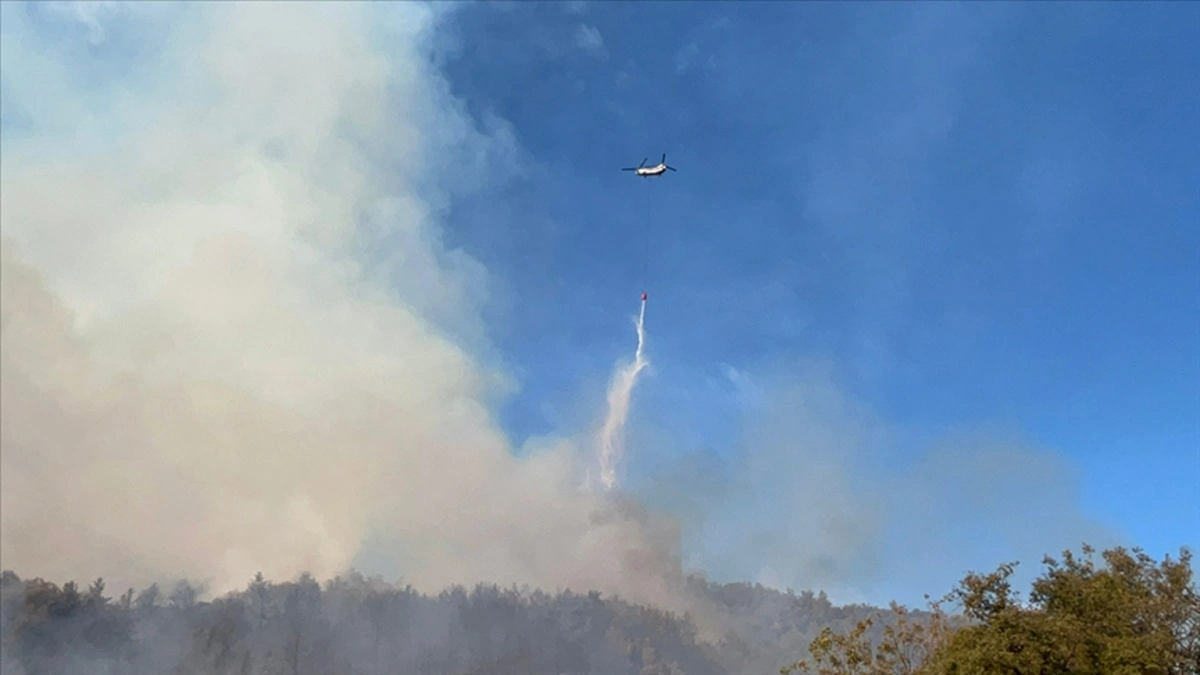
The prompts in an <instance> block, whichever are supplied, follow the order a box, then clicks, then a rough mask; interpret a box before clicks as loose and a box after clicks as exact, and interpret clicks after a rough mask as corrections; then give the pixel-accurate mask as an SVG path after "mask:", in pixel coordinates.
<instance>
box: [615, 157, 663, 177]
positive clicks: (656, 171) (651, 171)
mask: <svg viewBox="0 0 1200 675" xmlns="http://www.w3.org/2000/svg"><path fill="white" fill-rule="evenodd" d="M648 159H650V158H649V157H647V158H646V159H643V160H642V163H641V164H639V165H637V166H631V167H628V168H625V169H621V170H622V171H636V172H637V175H639V176H641V177H642V178H649V177H650V176H661V175H663V174H664V173H666V172H667V170H668V169H670V170H671V171H674V170H675V167H673V166H667V153H665V152H664V153H663V156H662V159H661V160H659V162H658V164H655V165H654V166H646V160H648Z"/></svg>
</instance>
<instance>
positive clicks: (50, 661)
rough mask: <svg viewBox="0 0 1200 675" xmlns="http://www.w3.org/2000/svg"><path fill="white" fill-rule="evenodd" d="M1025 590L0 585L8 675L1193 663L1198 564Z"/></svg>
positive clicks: (1127, 564)
mask: <svg viewBox="0 0 1200 675" xmlns="http://www.w3.org/2000/svg"><path fill="white" fill-rule="evenodd" d="M1044 564H1045V570H1044V572H1043V573H1042V575H1041V576H1040V577H1038V579H1037V580H1036V581H1035V582H1034V583H1033V587H1032V589H1031V591H1030V593H1029V595H1028V597H1027V598H1026V599H1024V600H1023V599H1022V597H1021V594H1020V593H1019V592H1018V591H1016V590H1015V589H1013V588H1012V585H1011V583H1010V577H1011V575H1012V573H1013V571H1014V565H1013V564H1004V565H1001V566H1000V567H998V568H997V569H996V570H995V571H994V572H991V573H986V574H976V573H972V574H969V575H967V576H966V577H965V578H964V579H963V580H962V581H961V582H960V583H959V584H958V586H957V587H956V588H955V589H954V590H953V591H951V592H950V593H948V594H947V595H945V596H944V597H942V598H940V599H939V600H937V601H934V602H931V603H930V605H929V607H928V608H927V609H921V610H913V609H909V608H906V607H902V606H900V605H896V604H892V605H891V606H890V607H888V608H886V609H884V608H873V607H868V606H863V605H851V606H836V605H834V604H832V603H831V602H830V601H829V600H828V598H827V597H826V596H825V595H824V594H823V593H815V594H814V593H812V592H809V591H805V592H801V593H795V592H792V591H788V592H781V591H777V590H773V589H770V588H766V587H763V586H761V585H752V584H717V583H712V582H709V581H706V580H703V579H700V578H697V577H692V578H690V579H689V581H688V584H689V590H690V591H691V592H692V593H693V594H694V595H695V596H696V598H697V599H698V601H699V602H697V604H696V606H697V607H699V608H702V610H701V611H703V612H705V614H706V616H705V617H704V619H705V624H706V625H708V626H714V625H715V626H719V627H720V629H719V631H718V634H716V635H710V636H707V637H706V636H703V635H701V631H700V630H698V628H697V622H696V619H697V617H695V616H692V615H691V614H690V613H685V614H684V615H678V614H674V613H671V612H666V611H663V610H660V609H656V608H653V607H647V606H639V605H635V604H631V603H627V602H625V601H623V600H621V599H620V598H615V597H602V595H601V594H599V593H595V592H593V593H575V592H569V591H564V592H560V593H557V594H549V593H545V592H543V591H539V590H536V589H528V588H515V587H513V588H498V587H495V586H483V585H480V586H476V587H474V588H471V589H467V588H464V587H453V588H449V589H446V590H445V591H443V592H442V593H440V594H438V595H436V596H433V595H425V594H421V593H418V592H416V591H414V590H413V589H412V588H407V587H403V588H401V587H395V586H392V585H389V584H386V583H384V582H382V581H380V580H379V579H373V578H372V579H369V578H365V577H363V576H362V575H360V574H356V573H349V574H347V575H345V576H342V577H338V578H335V579H332V580H329V581H326V582H325V583H324V584H322V583H320V582H318V581H317V580H316V579H313V578H312V577H311V576H308V575H302V576H301V577H300V578H298V579H295V580H292V581H283V582H274V581H271V580H268V579H265V578H264V577H263V576H262V575H261V574H259V575H258V576H256V577H255V578H254V579H252V580H250V581H249V583H248V585H247V587H246V588H245V589H244V590H241V591H238V592H234V593H229V594H226V595H223V596H221V597H216V598H213V599H210V600H201V599H200V591H199V589H197V588H196V587H195V586H193V585H192V584H190V583H188V582H186V581H181V582H179V583H177V584H175V585H173V586H172V587H170V588H159V587H158V586H157V585H153V586H150V587H148V588H145V589H142V590H141V591H140V592H135V591H134V590H133V589H129V590H126V591H125V592H123V593H121V594H119V595H115V596H114V595H111V594H110V593H109V592H108V590H107V589H106V587H105V584H104V581H103V579H96V580H95V581H93V582H90V583H89V584H88V585H87V587H86V588H83V587H81V586H79V585H78V584H77V583H76V582H74V581H68V582H65V583H63V584H62V585H61V586H59V585H57V584H55V583H52V582H49V581H45V580H43V579H40V578H36V577H34V578H28V579H23V578H21V577H20V576H18V574H17V573H15V572H13V571H5V572H3V576H2V578H0V622H2V625H0V628H2V631H3V636H2V639H0V647H2V654H0V672H2V673H4V675H17V674H20V675H26V674H27V675H34V674H37V675H75V674H81V675H82V674H83V673H88V674H95V675H103V674H112V675H117V674H126V673H128V674H135V673H136V674H144V673H155V674H157V673H162V674H172V675H174V674H178V675H184V674H193V673H194V674H201V673H205V674H207V673H212V674H234V673H237V674H249V673H284V674H290V675H301V674H306V675H316V674H334V673H337V674H345V675H376V674H382V673H418V674H421V675H485V674H489V675H517V674H518V673H520V674H523V675H560V674H583V673H597V674H599V673H603V674H606V675H607V674H613V675H617V674H620V675H624V674H631V675H724V674H730V675H733V674H739V675H740V674H743V673H746V674H748V673H764V674H768V675H769V674H771V673H782V674H783V675H805V674H811V675H885V674H886V675H906V674H907V675H935V674H937V675H940V674H943V673H945V674H951V673H1029V674H1032V673H1070V674H1074V673H1079V674H1084V673H1096V674H1099V673H1105V674H1112V675H1124V674H1129V675H1133V674H1135V673H1136V674H1150V673H1156V674H1162V675H1183V674H1185V673H1189V674H1194V673H1197V672H1200V600H1198V596H1197V593H1196V587H1195V584H1194V581H1193V576H1192V567H1191V553H1190V551H1188V550H1187V549H1181V551H1180V555H1179V556H1178V558H1174V559H1173V558H1172V557H1171V556H1167V557H1165V558H1164V559H1163V560H1162V561H1161V562H1160V561H1156V560H1154V559H1152V558H1150V557H1149V556H1147V555H1146V554H1144V553H1143V552H1141V551H1139V550H1137V549H1134V550H1132V551H1129V550H1126V549H1123V548H1114V549H1111V550H1107V551H1104V552H1103V553H1101V554H1099V556H1097V555H1096V552H1095V551H1093V550H1092V549H1090V548H1088V547H1087V546H1084V547H1083V549H1082V555H1075V554H1072V553H1071V552H1069V551H1068V552H1064V554H1063V556H1062V557H1061V559H1053V558H1049V557H1047V558H1046V560H1045V561H1044Z"/></svg>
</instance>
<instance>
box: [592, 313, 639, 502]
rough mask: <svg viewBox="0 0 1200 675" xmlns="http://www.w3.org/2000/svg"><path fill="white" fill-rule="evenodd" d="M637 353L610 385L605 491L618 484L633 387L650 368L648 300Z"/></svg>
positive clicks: (603, 439) (603, 433)
mask: <svg viewBox="0 0 1200 675" xmlns="http://www.w3.org/2000/svg"><path fill="white" fill-rule="evenodd" d="M636 325H637V351H636V352H635V353H634V357H633V362H632V363H629V364H626V365H623V366H619V367H618V368H617V371H616V372H615V373H613V378H612V381H611V382H610V383H609V385H608V414H607V415H606V416H605V417H604V424H603V425H602V426H601V427H600V437H599V446H600V484H601V485H602V486H603V487H604V489H605V490H612V489H613V488H614V487H616V485H617V466H618V465H619V464H620V462H621V459H622V458H624V456H625V435H624V434H625V422H626V420H627V419H628V417H629V406H630V403H631V402H632V399H633V387H634V385H636V384H637V378H638V374H639V373H641V372H642V369H643V368H645V367H646V365H647V364H648V363H649V361H647V360H646V357H645V354H644V347H645V343H646V301H645V300H642V308H641V311H640V312H639V313H638V319H637V324H636Z"/></svg>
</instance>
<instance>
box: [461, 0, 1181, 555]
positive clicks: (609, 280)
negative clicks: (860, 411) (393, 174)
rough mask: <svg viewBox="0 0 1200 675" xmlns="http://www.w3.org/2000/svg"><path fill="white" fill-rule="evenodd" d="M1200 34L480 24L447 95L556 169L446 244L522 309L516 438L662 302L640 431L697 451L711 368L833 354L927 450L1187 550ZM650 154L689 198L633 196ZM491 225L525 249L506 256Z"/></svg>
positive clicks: (512, 354)
mask: <svg viewBox="0 0 1200 675" xmlns="http://www.w3.org/2000/svg"><path fill="white" fill-rule="evenodd" d="M1197 31H1200V6H1198V5H1195V4H1190V3H1168V4H1152V3H1130V4H1116V3H1087V4H1077V3H1046V4H1035V3H1026V4H983V3H980V4H971V5H954V4H950V3H931V4H916V3H893V4H888V3H863V4H832V3H745V4H732V3H728V4H727V3H715V2H711V3H680V2H670V3H612V4H608V3H593V4H588V5H586V6H584V7H582V8H581V9H578V11H572V8H571V7H568V6H566V5H564V4H561V3H517V4H515V5H513V6H507V7H504V8H491V9H489V8H482V7H481V8H476V9H473V10H472V11H468V12H465V13H463V14H462V15H461V17H459V20H458V21H456V23H455V26H454V29H453V35H454V36H455V40H454V42H455V44H456V45H457V47H458V48H457V49H455V50H454V51H453V54H452V55H451V56H449V57H448V63H447V70H446V72H447V76H448V78H449V80H450V82H451V83H452V86H453V88H454V89H455V91H456V93H457V94H459V95H460V96H462V97H464V98H465V99H466V100H467V101H469V104H470V106H471V108H472V110H473V111H474V112H475V113H476V114H485V113H488V114H496V115H498V116H500V117H501V118H503V119H505V120H508V121H509V122H510V123H511V124H512V125H513V128H514V130H515V133H516V134H517V136H518V137H519V140H520V142H521V143H522V144H523V145H524V147H525V148H526V149H527V150H528V151H529V152H531V153H532V154H533V155H534V156H535V157H536V159H537V161H538V162H539V163H540V166H541V172H540V173H538V174H537V175H536V176H533V177H531V178H530V180H529V181H528V183H527V184H525V185H524V187H523V189H522V190H521V191H520V193H519V194H514V195H513V196H512V199H511V201H508V202H507V203H505V204H503V205H497V204H495V203H487V204H478V205H475V206H473V207H463V208H462V209H461V210H460V211H459V213H458V218H456V219H455V220H454V222H455V223H456V229H455V231H454V233H453V234H454V236H455V237H456V238H457V239H456V241H458V242H460V243H462V244H463V245H465V246H467V247H468V248H469V249H470V250H472V251H473V252H474V253H476V254H477V255H479V256H481V257H482V258H483V259H484V260H485V262H486V263H487V264H488V266H489V267H490V268H491V269H492V270H493V271H495V272H497V273H501V274H502V275H503V276H504V277H505V278H506V279H507V280H508V281H509V283H510V284H511V285H512V286H513V287H515V288H517V289H519V290H518V293H517V295H516V300H515V303H516V305H515V308H514V316H513V317H511V318H509V319H508V320H507V321H506V322H505V324H504V327H503V329H502V330H498V332H497V336H498V339H500V340H501V341H502V344H503V346H504V349H505V352H506V354H507V356H508V358H509V359H511V360H512V361H513V362H515V363H516V364H519V367H520V368H521V369H522V370H523V371H524V372H525V379H524V381H523V390H522V391H521V392H520V394H519V395H518V396H517V397H516V399H515V400H514V401H513V402H512V403H511V405H510V407H509V408H508V409H507V410H506V422H507V425H508V427H509V428H510V430H511V433H512V434H514V435H515V436H516V437H518V438H520V437H522V436H524V435H528V434H535V433H540V432H543V431H546V430H548V429H551V428H553V427H555V426H556V425H557V424H559V423H560V421H561V418H562V416H566V417H569V416H570V415H571V414H572V412H571V411H569V410H562V409H559V408H556V402H557V401H560V400H562V397H561V396H559V395H558V392H562V391H574V390H576V389H578V387H579V382H580V381H581V379H584V378H587V377H596V376H597V373H607V369H608V368H610V367H611V363H612V361H613V359H614V358H618V357H620V356H621V355H623V354H624V353H625V351H627V350H628V349H629V348H630V346H631V344H630V340H631V339H632V338H631V336H630V334H629V331H628V326H627V324H626V323H625V321H624V318H625V316H626V314H629V313H632V312H633V311H635V309H636V307H635V305H636V300H637V294H638V293H640V292H641V291H642V290H643V289H645V290H648V291H649V292H650V295H651V302H650V305H649V308H648V309H649V311H648V316H649V319H648V323H649V331H650V335H651V341H652V354H653V356H652V358H653V359H654V362H655V366H656V374H655V376H654V377H653V378H651V379H648V380H647V381H645V382H644V384H643V389H641V390H639V391H638V396H639V398H638V404H637V405H638V406H639V407H638V411H639V414H642V413H644V414H645V415H649V414H651V413H649V412H646V411H647V410H652V411H654V413H653V414H655V415H657V417H658V422H659V423H660V424H664V423H666V424H670V425H671V426H672V427H673V428H674V430H675V432H676V434H677V436H678V437H681V438H686V439H687V442H688V443H691V444H693V449H699V448H711V449H714V450H716V451H717V452H718V453H721V452H723V450H724V449H725V448H726V447H727V446H726V444H728V443H730V442H731V441H730V439H731V438H732V434H733V433H734V432H733V431H731V428H730V426H731V424H732V422H731V419H732V416H731V415H730V414H729V413H728V411H726V410H724V409H723V407H724V405H725V403H726V402H727V399H726V398H724V397H722V396H719V395H715V394H714V392H713V387H712V386H711V381H712V380H713V379H714V378H715V379H720V377H721V373H722V371H723V369H724V368H726V367H728V366H732V367H735V368H739V369H746V368H748V369H754V368H755V367H766V364H771V363H775V362H778V361H781V360H782V361H786V360H789V359H795V358H811V357H814V356H821V357H827V358H831V359H833V360H834V362H835V363H836V364H837V367H838V369H839V371H840V372H841V373H842V374H843V376H844V380H845V382H846V386H847V387H848V388H850V389H851V390H852V391H853V393H854V396H856V397H857V399H858V400H859V401H860V402H862V403H864V404H865V405H867V406H869V407H870V409H872V410H873V411H874V412H875V414H877V415H878V416H880V417H882V418H883V419H884V420H886V422H887V423H888V424H889V425H892V426H894V427H895V428H900V429H904V430H906V433H909V434H910V435H911V436H912V437H914V438H924V437H927V436H937V435H939V434H940V433H941V432H943V431H944V430H947V429H955V428H960V427H973V426H978V425H984V426H993V427H1001V428H1004V429H1006V430H1010V431H1014V432H1015V433H1019V434H1023V435H1024V436H1026V437H1027V438H1029V439H1030V440H1031V441H1032V442H1033V443H1036V444H1037V445H1039V446H1042V447H1046V448H1049V449H1051V450H1053V451H1056V452H1058V453H1061V454H1062V455H1063V456H1065V458H1066V459H1067V460H1068V462H1069V463H1070V464H1072V465H1074V467H1075V468H1076V469H1077V471H1078V474H1079V480H1080V482H1081V490H1082V499H1083V508H1084V511H1085V512H1086V513H1088V514H1089V515H1092V516H1093V517H1095V518H1097V519H1099V520H1100V521H1102V522H1104V523H1105V524H1107V525H1109V526H1111V527H1114V528H1116V529H1118V530H1120V531H1122V532H1123V533H1124V534H1125V535H1126V536H1127V538H1128V540H1129V541H1131V542H1132V543H1135V544H1140V545H1143V546H1145V547H1146V548H1147V549H1148V550H1150V551H1153V552H1155V553H1161V552H1167V551H1172V550H1175V549H1177V547H1178V546H1180V545H1182V544H1189V545H1191V546H1193V547H1194V546H1195V545H1196V544H1197V543H1200V498H1198V497H1197V496H1196V494H1197V490H1196V488H1197V486H1200V190H1197V189H1196V186H1197V185H1200V152H1198V149H1200V131H1198V129H1200V127H1198V126H1197V125H1196V123H1195V121H1194V118H1195V113H1196V100H1197V98H1196V97H1197V95H1198V93H1200V79H1198V78H1200V76H1198V75H1197V72H1198V71H1197V69H1196V65H1195V64H1196V63H1200V43H1197V41H1196V38H1195V36H1196V34H1197ZM664 151H665V152H667V153H668V163H670V164H672V165H673V166H675V167H677V168H678V169H679V171H678V172H677V173H671V174H668V175H667V176H665V177H664V178H662V179H661V180H655V181H650V180H646V181H641V180H636V179H633V178H632V177H631V176H630V175H629V174H628V173H621V172H618V171H617V169H618V168H619V167H622V166H631V165H635V164H637V163H638V162H639V161H640V160H641V159H642V157H644V156H647V155H649V156H651V157H653V158H657V156H658V155H659V154H660V153H661V152H664ZM497 209H503V210H506V211H509V212H510V213H506V214H504V215H505V217H506V218H512V217H516V218H518V219H520V220H521V221H522V222H524V223H525V224H526V227H524V228H521V229H518V230H516V231H510V230H509V229H507V228H506V229H504V230H503V231H494V230H492V229H490V228H489V222H490V221H491V220H492V219H494V218H496V217H497V213H496V210H497ZM647 234H648V236H649V237H650V241H651V252H650V256H649V260H648V275H649V277H648V278H643V270H644V268H643V264H644V259H643V256H644V249H643V246H644V238H645V237H646V236H647ZM664 420H665V422H664ZM641 460H642V461H643V462H645V463H649V460H647V459H646V458H645V457H644V456H642V457H641ZM630 461H631V462H633V467H632V468H631V471H635V470H636V468H637V466H638V463H639V458H638V457H631V460H630ZM1031 526H1033V525H1032V524H1031Z"/></svg>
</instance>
